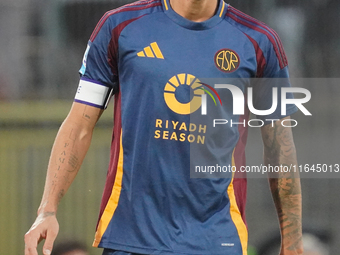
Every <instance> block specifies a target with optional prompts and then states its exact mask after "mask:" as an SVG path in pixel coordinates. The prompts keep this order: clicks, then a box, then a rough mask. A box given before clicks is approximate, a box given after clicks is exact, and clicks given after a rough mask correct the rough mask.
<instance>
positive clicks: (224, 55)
mask: <svg viewBox="0 0 340 255" xmlns="http://www.w3.org/2000/svg"><path fill="white" fill-rule="evenodd" d="M215 65H216V67H217V68H218V69H219V70H221V71H222V72H225V73H232V72H234V71H236V70H237V68H238V67H239V66H240V57H239V56H238V55H237V53H236V52H235V51H233V50H230V49H222V50H219V51H218V52H217V53H216V54H215Z"/></svg>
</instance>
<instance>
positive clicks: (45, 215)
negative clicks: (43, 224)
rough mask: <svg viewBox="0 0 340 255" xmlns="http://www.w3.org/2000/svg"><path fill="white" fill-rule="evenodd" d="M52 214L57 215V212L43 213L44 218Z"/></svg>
mask: <svg viewBox="0 0 340 255" xmlns="http://www.w3.org/2000/svg"><path fill="white" fill-rule="evenodd" d="M50 216H55V212H44V213H43V217H44V218H46V217H50Z"/></svg>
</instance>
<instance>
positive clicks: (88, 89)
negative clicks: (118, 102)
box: [74, 77, 113, 109]
mask: <svg viewBox="0 0 340 255" xmlns="http://www.w3.org/2000/svg"><path fill="white" fill-rule="evenodd" d="M112 91H113V90H112V88H110V87H108V86H106V85H104V84H101V83H99V82H97V81H92V80H90V79H86V78H84V77H82V78H81V80H80V81H79V86H78V89H77V93H76V96H75V99H74V101H75V102H77V103H82V104H86V105H90V106H94V107H97V108H101V109H105V108H106V107H107V104H108V102H109V101H110V98H111V96H112Z"/></svg>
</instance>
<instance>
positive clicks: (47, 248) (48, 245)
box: [43, 230, 58, 255]
mask: <svg viewBox="0 0 340 255" xmlns="http://www.w3.org/2000/svg"><path fill="white" fill-rule="evenodd" d="M57 234H58V232H57V231H53V230H50V231H48V232H47V235H46V240H45V243H44V247H43V254H44V255H50V254H51V252H52V248H53V243H54V240H55V239H56V237H57Z"/></svg>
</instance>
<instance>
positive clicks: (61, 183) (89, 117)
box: [25, 102, 103, 255]
mask: <svg viewBox="0 0 340 255" xmlns="http://www.w3.org/2000/svg"><path fill="white" fill-rule="evenodd" d="M102 111H103V110H102V109H100V108H96V107H92V106H88V105H86V104H81V103H76V102H75V103H73V105H72V108H71V110H70V112H69V114H68V116H67V118H66V119H65V121H64V122H63V124H62V126H61V127H60V129H59V132H58V134H57V137H56V139H55V142H54V145H53V148H52V152H51V157H50V161H49V165H48V170H47V176H46V182H45V188H44V193H43V197H42V200H41V203H40V206H39V209H38V216H37V218H36V220H35V222H34V223H33V225H32V227H31V228H30V230H29V231H28V232H27V233H26V235H25V255H38V252H37V245H38V243H39V242H40V241H41V240H42V239H46V241H45V244H44V247H43V254H44V255H47V254H51V251H52V247H53V243H54V240H55V238H56V236H57V234H58V231H59V224H58V221H57V218H56V213H57V208H58V204H59V201H60V199H61V198H62V197H63V196H64V194H65V193H66V191H67V190H68V188H69V187H70V185H71V183H72V182H73V180H74V178H75V176H76V174H77V172H78V170H79V168H80V166H81V164H82V162H83V159H84V157H85V154H86V152H87V150H88V148H89V146H90V142H91V138H92V133H93V129H94V126H95V124H96V123H97V121H98V119H99V117H100V115H101V114H102Z"/></svg>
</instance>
